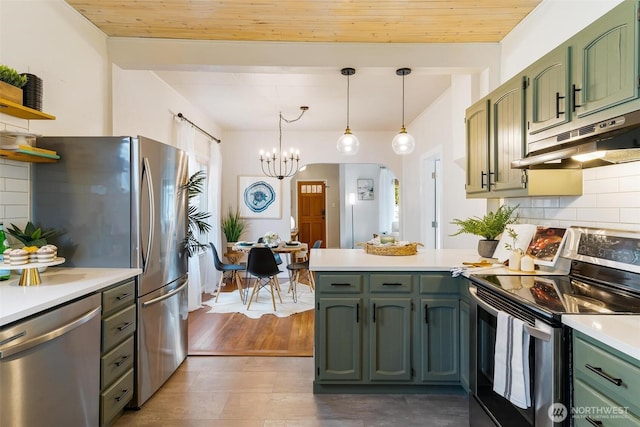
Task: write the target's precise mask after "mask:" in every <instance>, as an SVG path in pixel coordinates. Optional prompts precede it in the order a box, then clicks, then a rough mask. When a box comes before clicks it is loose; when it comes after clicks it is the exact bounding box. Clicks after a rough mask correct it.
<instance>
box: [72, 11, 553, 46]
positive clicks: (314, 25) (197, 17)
mask: <svg viewBox="0 0 640 427" xmlns="http://www.w3.org/2000/svg"><path fill="white" fill-rule="evenodd" d="M66 1H67V3H68V4H69V5H71V6H72V7H73V8H75V9H76V10H77V11H78V12H79V13H81V14H82V15H84V16H85V17H86V18H87V19H88V20H89V21H91V22H92V23H93V24H94V25H96V26H97V27H98V28H100V29H101V30H102V31H103V32H104V33H105V34H107V35H108V36H110V37H143V38H169V39H192V40H227V41H306V42H367V43H474V42H499V41H500V40H502V38H503V37H504V36H505V35H506V34H507V33H509V31H511V30H512V29H513V27H515V26H516V25H517V24H518V23H519V22H520V21H521V20H522V19H523V18H524V17H525V16H526V15H527V14H528V13H529V12H531V11H532V10H533V9H534V8H535V7H536V6H537V5H538V4H539V3H540V2H541V0H217V1H215V0H130V1H124V0H66Z"/></svg>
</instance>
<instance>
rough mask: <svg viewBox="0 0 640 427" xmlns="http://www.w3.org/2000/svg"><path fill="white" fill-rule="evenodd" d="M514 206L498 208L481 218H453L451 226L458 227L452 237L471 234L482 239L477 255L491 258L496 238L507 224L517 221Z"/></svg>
mask: <svg viewBox="0 0 640 427" xmlns="http://www.w3.org/2000/svg"><path fill="white" fill-rule="evenodd" d="M518 206H519V205H516V206H506V205H502V206H500V207H499V208H498V209H497V210H496V211H495V212H489V213H487V214H486V215H485V216H483V217H482V218H480V217H478V216H475V217H472V218H467V219H464V220H463V219H457V218H455V219H454V220H453V221H451V224H454V225H457V226H458V227H459V229H458V231H457V232H456V233H454V234H452V236H457V235H459V234H473V235H476V236H480V237H482V238H483V239H482V240H480V241H478V255H480V256H481V257H484V258H491V257H492V256H493V252H494V251H495V250H496V246H498V240H497V238H498V236H500V234H502V233H503V232H504V230H505V228H506V227H507V225H509V224H513V223H515V222H516V221H518V215H517V214H516V215H515V216H514V212H515V210H516V209H517V208H518Z"/></svg>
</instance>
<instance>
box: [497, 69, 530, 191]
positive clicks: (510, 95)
mask: <svg viewBox="0 0 640 427" xmlns="http://www.w3.org/2000/svg"><path fill="white" fill-rule="evenodd" d="M524 84H525V81H524V79H523V78H522V77H520V76H518V77H516V78H514V79H511V80H509V81H508V82H507V83H505V84H503V85H502V86H500V87H499V88H498V89H496V90H495V91H493V92H492V93H491V138H490V141H491V146H490V148H491V150H490V153H491V162H490V165H491V171H490V174H489V176H490V177H491V182H490V185H489V187H490V189H491V190H493V191H502V190H514V189H522V188H523V181H522V171H521V170H520V169H511V162H512V161H513V160H517V159H521V158H522V157H523V156H524V154H525V129H524V111H525V109H524V100H525V97H524Z"/></svg>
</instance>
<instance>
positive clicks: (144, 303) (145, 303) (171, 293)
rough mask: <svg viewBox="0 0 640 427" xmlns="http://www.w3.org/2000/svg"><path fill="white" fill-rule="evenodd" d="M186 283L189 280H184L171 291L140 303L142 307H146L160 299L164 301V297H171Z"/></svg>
mask: <svg viewBox="0 0 640 427" xmlns="http://www.w3.org/2000/svg"><path fill="white" fill-rule="evenodd" d="M188 284H189V282H188V281H185V282H184V283H183V284H182V285H181V286H180V287H178V288H176V289H174V290H172V291H171V292H169V293H167V294H166V295H162V296H159V297H157V298H154V299H152V300H149V301H146V302H143V303H142V307H147V306H150V305H153V304H157V303H159V302H160V301H164V300H166V299H169V298H171V297H172V296H174V295H175V294H177V293H179V292H180V291H182V290H183V289H184V287H185V286H187V285H188Z"/></svg>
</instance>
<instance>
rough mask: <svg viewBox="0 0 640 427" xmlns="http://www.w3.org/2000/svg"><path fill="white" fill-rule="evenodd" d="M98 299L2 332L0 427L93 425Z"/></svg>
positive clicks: (96, 392) (96, 391)
mask: <svg viewBox="0 0 640 427" xmlns="http://www.w3.org/2000/svg"><path fill="white" fill-rule="evenodd" d="M100 308H101V307H100V295H99V294H96V295H92V296H90V297H86V298H83V299H81V300H78V301H76V302H73V303H70V304H67V305H64V306H61V307H59V308H55V309H53V310H52V311H49V312H46V313H44V314H42V315H36V316H34V317H32V318H29V319H28V320H25V321H24V322H20V323H17V324H11V325H8V326H6V327H3V328H0V427H39V426H97V425H98V417H99V401H100Z"/></svg>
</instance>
